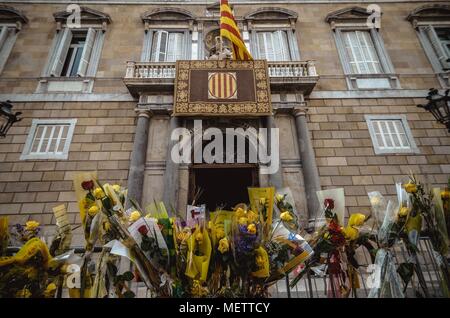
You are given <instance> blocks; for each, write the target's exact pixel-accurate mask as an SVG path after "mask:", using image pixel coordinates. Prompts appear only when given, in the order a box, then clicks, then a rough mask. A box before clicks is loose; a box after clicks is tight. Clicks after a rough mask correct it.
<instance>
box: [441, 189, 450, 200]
mask: <svg viewBox="0 0 450 318" xmlns="http://www.w3.org/2000/svg"><path fill="white" fill-rule="evenodd" d="M441 198H442V200H448V199H450V191H449V190H444V191H441Z"/></svg>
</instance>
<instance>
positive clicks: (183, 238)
mask: <svg viewBox="0 0 450 318" xmlns="http://www.w3.org/2000/svg"><path fill="white" fill-rule="evenodd" d="M189 236H191V229H189V228H184V229H183V231H181V232H178V233H177V240H178V241H180V242H184V241H186V240H187V239H188V238H189Z"/></svg>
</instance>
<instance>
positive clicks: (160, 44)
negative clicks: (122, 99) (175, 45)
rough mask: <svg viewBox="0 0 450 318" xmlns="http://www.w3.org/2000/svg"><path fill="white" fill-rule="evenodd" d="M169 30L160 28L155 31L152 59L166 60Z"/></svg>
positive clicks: (155, 60) (157, 60) (154, 60)
mask: <svg viewBox="0 0 450 318" xmlns="http://www.w3.org/2000/svg"><path fill="white" fill-rule="evenodd" d="M168 38H169V32H167V31H164V30H159V31H156V32H155V36H154V38H153V49H152V61H153V62H165V61H166V55H167V45H168V43H167V42H168Z"/></svg>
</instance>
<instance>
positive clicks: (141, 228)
mask: <svg viewBox="0 0 450 318" xmlns="http://www.w3.org/2000/svg"><path fill="white" fill-rule="evenodd" d="M138 232H139V233H141V234H142V235H147V233H148V229H147V227H146V226H145V225H142V226H141V227H140V228H138Z"/></svg>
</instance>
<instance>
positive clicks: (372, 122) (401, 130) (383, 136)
mask: <svg viewBox="0 0 450 318" xmlns="http://www.w3.org/2000/svg"><path fill="white" fill-rule="evenodd" d="M366 121H367V126H368V128H369V132H370V136H371V138H372V142H373V145H374V149H375V153H377V154H382V153H405V152H407V153H411V152H418V149H417V146H416V144H415V142H414V139H413V137H412V134H411V131H410V129H409V127H408V122H407V120H406V116H404V115H399V116H396V115H394V116H376V115H374V116H372V115H366Z"/></svg>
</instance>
